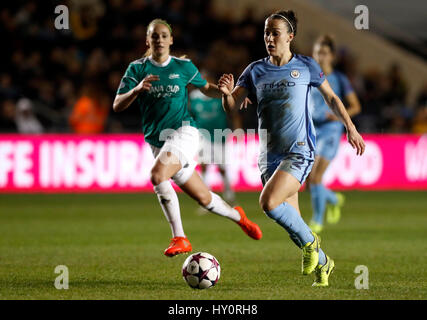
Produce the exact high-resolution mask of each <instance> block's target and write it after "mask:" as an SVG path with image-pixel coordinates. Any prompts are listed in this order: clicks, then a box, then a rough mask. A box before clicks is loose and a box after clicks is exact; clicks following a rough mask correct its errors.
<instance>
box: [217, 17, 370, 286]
mask: <svg viewBox="0 0 427 320" xmlns="http://www.w3.org/2000/svg"><path fill="white" fill-rule="evenodd" d="M296 32H297V19H296V17H295V13H294V12H293V11H291V10H289V11H279V12H276V13H274V14H272V15H270V16H269V17H268V18H267V19H266V21H265V26H264V42H265V47H266V49H267V52H268V57H266V58H264V59H261V60H258V61H255V62H253V63H251V64H250V65H249V66H248V67H247V68H246V69H245V71H244V72H243V74H242V75H241V76H240V78H239V80H238V82H237V85H236V87H234V78H233V75H232V74H224V75H222V77H221V78H220V79H219V82H218V87H219V89H220V90H221V91H222V94H223V96H222V102H223V107H224V109H225V110H226V111H227V112H229V111H231V110H234V109H235V108H236V106H239V105H244V104H243V102H244V101H247V100H245V99H246V97H247V96H248V94H251V95H254V96H255V97H256V99H257V103H258V108H257V114H258V125H259V130H260V144H261V151H260V156H259V160H258V161H259V164H258V165H259V168H260V170H261V177H262V180H263V184H264V188H263V190H262V192H261V195H260V199H259V203H260V206H261V208H262V209H263V210H264V212H265V213H266V214H267V216H269V217H270V218H271V219H273V220H274V221H276V222H277V223H278V224H279V225H280V226H281V227H283V228H284V229H285V230H286V231H287V232H288V233H289V236H290V237H291V239H292V240H293V241H294V243H295V244H296V245H297V246H298V247H299V248H301V249H302V273H303V274H305V275H306V274H310V273H312V272H313V271H315V276H316V280H315V282H314V283H313V285H314V286H328V279H329V276H330V274H331V272H332V270H333V269H334V266H335V264H334V261H333V260H332V259H331V258H329V257H328V256H326V254H325V253H324V252H323V251H322V249H320V241H319V238H318V236H317V235H316V233H314V232H312V231H311V229H310V228H309V227H308V225H307V224H306V223H305V222H304V220H303V219H302V217H301V214H300V212H299V206H298V190H299V189H300V188H301V185H302V183H303V182H304V180H305V179H306V178H307V175H308V174H309V173H310V171H311V168H312V166H313V163H314V152H315V150H316V138H315V134H316V133H315V128H314V125H313V121H312V116H311V112H310V110H309V107H308V105H309V99H310V92H311V90H313V89H315V88H316V87H317V88H318V90H320V92H321V93H322V96H323V98H324V99H325V101H326V103H327V104H328V106H329V107H330V108H331V109H332V110H333V112H334V114H335V115H336V116H337V118H338V119H340V120H341V121H342V122H343V123H344V126H345V128H346V130H347V138H348V142H349V143H350V144H351V145H352V147H353V148H355V149H356V151H357V152H356V153H357V154H358V155H361V154H362V153H363V152H364V149H365V144H364V141H363V139H362V137H361V136H360V135H359V133H358V132H357V130H356V128H355V126H354V125H353V123H352V121H351V119H350V117H349V115H348V114H347V111H346V109H345V107H344V105H343V103H342V102H341V100H340V98H339V97H338V96H337V95H336V94H335V93H334V91H333V90H332V88H331V86H330V85H329V82H328V80H326V79H325V76H324V74H323V72H322V70H321V68H320V66H319V65H318V64H317V62H316V61H315V60H314V59H313V58H310V57H306V56H301V55H297V54H294V53H293V52H291V50H290V43H291V41H292V40H293V39H294V37H295V35H296Z"/></svg>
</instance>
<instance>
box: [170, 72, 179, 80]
mask: <svg viewBox="0 0 427 320" xmlns="http://www.w3.org/2000/svg"><path fill="white" fill-rule="evenodd" d="M178 78H179V74H177V73H171V74H170V75H169V79H178Z"/></svg>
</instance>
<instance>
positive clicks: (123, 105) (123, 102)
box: [113, 74, 159, 112]
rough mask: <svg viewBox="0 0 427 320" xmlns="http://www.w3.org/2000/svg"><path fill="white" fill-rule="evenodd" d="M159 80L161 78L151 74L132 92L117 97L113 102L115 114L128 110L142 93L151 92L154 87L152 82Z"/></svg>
mask: <svg viewBox="0 0 427 320" xmlns="http://www.w3.org/2000/svg"><path fill="white" fill-rule="evenodd" d="M158 80H159V76H157V75H152V74H149V75H148V76H146V77H145V78H144V79H143V80H142V81H141V82H140V83H139V84H138V85H137V86H136V87H135V88H133V89H132V90H129V91H128V92H126V93H123V94H118V95H116V97H115V98H114V102H113V110H114V111H115V112H121V111H123V110H126V109H127V108H128V107H129V106H130V105H131V104H132V102H133V101H134V100H135V99H136V97H137V96H138V95H139V94H140V93H141V92H142V91H149V90H150V88H151V86H152V84H151V82H153V81H158Z"/></svg>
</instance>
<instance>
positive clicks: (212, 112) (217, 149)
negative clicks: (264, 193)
mask: <svg viewBox="0 0 427 320" xmlns="http://www.w3.org/2000/svg"><path fill="white" fill-rule="evenodd" d="M202 74H203V76H204V77H205V79H207V80H208V81H211V80H213V79H212V77H211V75H210V74H209V73H208V72H207V71H202ZM190 114H191V116H192V117H193V119H194V120H195V121H196V122H197V126H198V127H199V129H202V130H201V133H202V137H203V138H202V141H201V142H202V143H201V157H199V162H200V165H201V174H202V179H203V181H205V182H206V180H205V176H206V171H207V166H208V165H209V164H216V165H217V166H218V169H219V173H220V174H221V177H222V181H223V184H224V191H223V196H224V199H225V200H226V201H227V202H228V203H234V202H235V194H234V191H233V189H232V188H231V185H230V181H229V179H228V176H227V165H226V163H225V152H226V150H225V141H226V136H223V135H221V136H219V135H218V136H216V135H215V130H221V133H222V132H224V131H225V130H228V129H229V125H228V120H227V114H226V113H225V111H224V109H223V107H222V100H221V99H218V98H211V97H208V96H206V95H204V94H203V93H202V91H200V90H199V89H196V90H193V91H192V92H191V93H190ZM232 120H233V122H234V123H233V126H234V127H237V126H238V125H236V124H235V122H237V121H236V120H237V118H236V117H233V119H232Z"/></svg>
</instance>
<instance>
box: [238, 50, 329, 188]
mask: <svg viewBox="0 0 427 320" xmlns="http://www.w3.org/2000/svg"><path fill="white" fill-rule="evenodd" d="M324 79H325V77H324V75H323V72H322V70H321V68H320V66H319V65H318V64H317V62H316V61H315V60H314V59H313V58H310V57H306V56H302V55H294V56H293V57H292V59H291V60H290V61H289V62H288V63H287V64H286V65H284V66H275V65H273V64H272V63H271V62H270V61H269V58H268V57H267V58H264V59H261V60H258V61H255V62H253V63H251V64H250V65H249V66H248V67H247V68H246V69H245V71H244V72H243V73H242V75H241V76H240V78H239V80H238V81H237V86H240V87H244V88H246V89H247V90H248V92H249V94H252V95H255V96H256V99H257V102H258V110H257V114H258V126H259V129H260V130H261V129H266V130H267V135H266V137H264V135H263V134H262V133H261V134H260V138H261V141H260V143H261V152H260V157H259V168H260V170H261V173H262V175H263V176H264V177H263V180H264V181H266V180H268V179H269V177H271V175H272V174H273V172H274V171H275V170H276V168H277V167H279V168H280V169H282V170H284V171H287V172H289V173H291V174H292V175H293V176H295V177H296V178H297V179H298V180H299V181H300V182H301V183H302V182H304V180H305V178H306V177H307V175H308V173H309V172H310V170H311V166H312V162H313V158H314V151H315V148H316V138H315V136H316V133H315V129H314V124H313V121H312V117H311V111H310V110H309V100H310V97H311V95H310V92H311V90H312V87H318V86H319V85H321V84H322V82H323V81H324ZM263 146H265V148H263Z"/></svg>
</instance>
